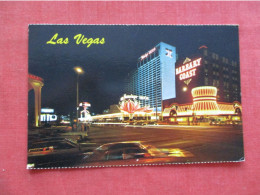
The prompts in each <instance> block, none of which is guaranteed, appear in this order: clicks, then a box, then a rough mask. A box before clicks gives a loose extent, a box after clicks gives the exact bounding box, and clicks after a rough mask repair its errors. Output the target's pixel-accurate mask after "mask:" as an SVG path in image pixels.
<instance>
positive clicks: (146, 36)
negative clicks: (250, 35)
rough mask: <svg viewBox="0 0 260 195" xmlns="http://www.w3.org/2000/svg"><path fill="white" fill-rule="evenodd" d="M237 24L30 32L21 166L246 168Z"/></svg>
mask: <svg viewBox="0 0 260 195" xmlns="http://www.w3.org/2000/svg"><path fill="white" fill-rule="evenodd" d="M238 32H239V27H238V26H237V25H51V24H47V25H46V24H44V25H41V24H35V25H33V24H32V25H29V60H28V61H29V70H28V153H27V154H28V162H27V169H45V168H77V167H87V168H91V167H112V166H145V165H169V164H191V163H217V162H241V161H244V149H243V130H242V113H243V110H242V106H241V88H240V62H239V35H238Z"/></svg>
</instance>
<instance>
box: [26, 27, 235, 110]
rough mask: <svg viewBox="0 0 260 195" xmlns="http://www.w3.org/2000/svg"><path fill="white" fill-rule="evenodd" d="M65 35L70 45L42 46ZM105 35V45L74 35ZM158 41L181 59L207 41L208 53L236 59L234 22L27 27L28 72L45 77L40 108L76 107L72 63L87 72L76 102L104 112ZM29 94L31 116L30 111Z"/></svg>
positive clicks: (93, 36) (31, 101) (95, 36)
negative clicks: (82, 40) (88, 42)
mask: <svg viewBox="0 0 260 195" xmlns="http://www.w3.org/2000/svg"><path fill="white" fill-rule="evenodd" d="M56 33H58V34H59V36H58V38H66V37H68V39H69V43H68V44H62V45H61V44H56V45H52V44H46V42H47V41H49V40H50V39H51V38H52V37H53V36H54V34H56ZM77 34H83V35H84V36H85V37H86V38H103V37H104V38H105V44H92V45H91V46H90V47H87V45H83V44H79V45H77V44H76V41H75V40H74V36H75V35H77ZM159 42H165V43H167V44H170V45H173V46H175V47H176V49H177V54H178V56H179V58H184V57H186V56H189V55H191V54H193V53H195V52H196V51H197V49H198V48H199V47H200V46H201V45H207V47H208V48H209V50H210V51H214V52H216V53H218V54H220V55H221V56H226V57H228V58H231V59H234V60H237V61H239V59H238V58H239V57H238V53H239V52H238V27H237V26H150V25H149V26H126V25H124V26H123V25H120V26H108V25H30V26H29V73H31V74H34V75H37V76H40V77H42V78H43V79H44V86H43V88H42V107H50V108H54V109H55V112H56V113H57V114H68V113H70V112H71V111H72V110H73V109H75V107H76V73H75V72H74V70H73V67H75V66H81V67H82V68H83V69H84V71H85V73H84V74H83V75H81V76H80V78H79V100H80V101H88V102H90V103H91V109H90V111H91V112H92V113H93V112H94V113H102V111H103V110H104V109H107V108H109V105H111V104H117V103H118V102H119V98H120V97H121V96H122V95H123V93H124V90H123V89H124V83H123V81H124V79H125V77H126V75H127V73H128V72H130V71H131V70H133V69H135V68H136V64H137V59H138V58H139V57H140V56H141V55H143V54H144V53H146V52H147V51H148V50H150V49H152V48H153V47H154V46H155V45H157V44H158V43H159ZM33 98H34V96H33V92H32V91H30V93H29V114H30V112H32V111H33V104H34V100H33Z"/></svg>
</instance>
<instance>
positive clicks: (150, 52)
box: [141, 47, 156, 60]
mask: <svg viewBox="0 0 260 195" xmlns="http://www.w3.org/2000/svg"><path fill="white" fill-rule="evenodd" d="M155 51H156V48H155V47H154V48H153V49H151V50H150V51H148V52H147V53H146V54H144V55H142V56H141V60H143V59H145V58H147V57H148V56H149V55H151V54H152V53H153V52H155Z"/></svg>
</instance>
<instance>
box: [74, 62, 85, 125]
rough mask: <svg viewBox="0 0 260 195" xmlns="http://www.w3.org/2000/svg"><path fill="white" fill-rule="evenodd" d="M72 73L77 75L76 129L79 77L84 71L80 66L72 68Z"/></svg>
mask: <svg viewBox="0 0 260 195" xmlns="http://www.w3.org/2000/svg"><path fill="white" fill-rule="evenodd" d="M74 71H75V72H76V74H77V105H76V113H77V120H76V121H77V123H76V128H78V118H79V111H78V106H79V75H80V74H83V73H84V71H83V69H82V68H81V67H80V66H76V67H74Z"/></svg>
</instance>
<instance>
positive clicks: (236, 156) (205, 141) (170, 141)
mask: <svg viewBox="0 0 260 195" xmlns="http://www.w3.org/2000/svg"><path fill="white" fill-rule="evenodd" d="M86 135H87V134H86V132H81V131H80V132H72V131H65V132H62V133H58V134H56V135H55V136H56V137H61V138H66V139H69V140H71V141H72V142H74V143H76V142H77V141H78V140H79V137H82V138H84V136H86ZM86 138H87V139H85V140H81V141H80V144H79V145H80V148H81V151H82V153H85V152H91V151H93V149H95V148H97V147H99V146H101V145H103V144H107V143H113V142H126V141H138V142H140V143H142V144H144V145H151V146H154V147H156V148H157V149H159V150H160V151H162V152H168V154H170V153H171V151H176V150H177V151H181V153H182V154H184V155H182V156H181V157H182V158H175V159H174V161H173V162H175V163H176V162H185V163H187V162H189V163H190V162H209V161H239V160H243V159H244V158H243V157H244V152H243V135H242V128H241V126H238V127H233V126H170V125H165V126H163V125H154V126H152V125H151V126H148V125H147V126H133V125H126V126H120V125H97V124H96V125H92V126H91V127H90V130H89V132H88V135H87V136H86ZM185 154H188V155H185ZM169 156H170V155H169ZM175 157H176V156H175ZM166 160H167V159H165V162H171V160H169V159H168V161H166ZM123 161H124V162H123ZM123 161H119V164H120V162H121V164H125V160H123ZM161 161H162V160H160V162H161ZM147 162H149V161H147ZM153 162H154V161H153ZM163 162H164V160H163ZM102 163H103V162H101V163H100V164H101V165H102ZM107 163H111V161H110V162H107ZM130 163H131V162H130ZM144 163H146V161H144ZM100 164H99V165H100ZM61 166H62V164H61Z"/></svg>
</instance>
